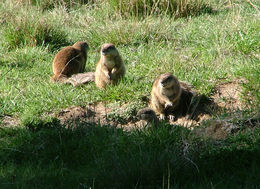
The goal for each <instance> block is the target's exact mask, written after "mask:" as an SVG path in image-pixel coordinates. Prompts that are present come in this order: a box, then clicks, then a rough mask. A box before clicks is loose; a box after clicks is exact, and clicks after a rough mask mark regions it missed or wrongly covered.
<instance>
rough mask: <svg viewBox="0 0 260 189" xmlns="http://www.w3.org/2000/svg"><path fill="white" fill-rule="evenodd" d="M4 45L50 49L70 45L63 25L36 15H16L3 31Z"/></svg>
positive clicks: (12, 47) (9, 47) (8, 46)
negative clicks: (62, 27) (45, 47)
mask: <svg viewBox="0 0 260 189" xmlns="http://www.w3.org/2000/svg"><path fill="white" fill-rule="evenodd" d="M3 38H4V45H5V46H6V47H7V48H8V49H9V50H12V49H15V48H19V47H22V46H31V47H35V46H47V47H48V48H49V49H50V50H55V49H59V48H60V47H62V46H66V45H69V44H70V43H69V40H68V39H67V33H66V32H65V31H64V30H62V29H61V27H59V26H57V25H55V24H52V22H51V20H49V19H48V18H46V17H42V18H38V19H37V18H35V15H33V16H28V15H26V16H25V17H22V15H21V16H20V17H19V16H18V17H15V18H14V19H12V20H10V22H9V23H8V24H7V25H6V27H5V30H4V31H3Z"/></svg>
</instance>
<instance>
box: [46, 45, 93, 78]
mask: <svg viewBox="0 0 260 189" xmlns="http://www.w3.org/2000/svg"><path fill="white" fill-rule="evenodd" d="M88 49H89V47H88V44H87V43H86V42H77V43H75V44H74V45H73V46H68V47H65V48H63V49H62V50H60V51H59V52H58V53H57V54H56V56H55V58H54V60H53V64H52V68H53V73H54V75H53V77H52V78H51V81H53V82H55V81H59V82H64V81H66V78H67V77H70V76H71V75H73V74H77V73H82V72H84V70H85V65H86V61H87V51H88Z"/></svg>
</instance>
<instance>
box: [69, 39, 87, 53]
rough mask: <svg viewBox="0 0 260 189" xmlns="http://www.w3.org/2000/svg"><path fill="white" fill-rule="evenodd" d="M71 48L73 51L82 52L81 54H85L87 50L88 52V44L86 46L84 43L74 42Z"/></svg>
mask: <svg viewBox="0 0 260 189" xmlns="http://www.w3.org/2000/svg"><path fill="white" fill-rule="evenodd" d="M73 47H74V48H75V49H78V50H80V51H81V52H83V53H87V52H88V50H89V46H88V44H87V43H86V42H84V41H78V42H76V43H75V44H74V45H73Z"/></svg>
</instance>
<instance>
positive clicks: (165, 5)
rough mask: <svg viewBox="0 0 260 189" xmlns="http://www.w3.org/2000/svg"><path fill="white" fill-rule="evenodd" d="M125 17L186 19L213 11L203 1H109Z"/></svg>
mask: <svg viewBox="0 0 260 189" xmlns="http://www.w3.org/2000/svg"><path fill="white" fill-rule="evenodd" d="M108 2H109V3H110V5H112V7H114V9H115V10H116V11H118V12H119V13H120V14H121V15H123V16H129V15H132V16H149V15H153V14H155V15H160V14H168V15H170V16H174V17H186V16H192V15H198V14H201V13H204V12H211V11H212V9H211V7H210V6H209V4H208V3H206V1H203V0H167V1H166V0H163V1H160V0H108Z"/></svg>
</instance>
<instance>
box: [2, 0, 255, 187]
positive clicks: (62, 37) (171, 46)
mask: <svg viewBox="0 0 260 189" xmlns="http://www.w3.org/2000/svg"><path fill="white" fill-rule="evenodd" d="M10 2H11V1H6V3H0V10H1V11H0V12H1V15H0V21H1V22H0V24H1V27H0V36H1V37H0V44H1V45H0V76H1V77H0V115H11V116H14V117H18V118H20V119H25V118H28V117H30V118H31V119H32V120H34V118H36V121H35V122H34V126H35V127H36V128H38V130H37V129H36V130H31V129H28V128H26V127H25V128H17V129H6V128H5V129H3V128H1V130H0V160H1V164H0V165H1V167H0V184H1V185H0V186H1V187H4V188H8V187H9V188H15V187H16V186H19V187H23V188H28V187H31V188H35V187H37V188H46V187H48V186H50V185H52V186H53V185H56V186H57V187H60V188H62V187H67V188H71V187H81V188H84V187H89V186H92V185H95V186H96V187H97V188H99V187H102V186H104V185H105V186H109V185H110V184H112V185H114V186H117V187H122V185H124V184H125V186H129V185H130V186H131V188H134V187H135V186H137V187H138V186H143V185H144V186H147V185H149V184H155V185H156V186H158V187H162V186H165V187H166V186H167V182H168V180H167V179H168V175H169V172H170V175H171V177H170V185H171V187H172V188H183V187H187V188H191V187H195V188H205V187H206V188H208V187H212V188H223V187H226V188H232V187H233V188H234V187H235V188H238V187H241V188H247V187H248V188H257V187H259V184H260V183H259V178H260V176H259V172H258V171H257V170H259V168H260V167H259V165H260V162H259V156H260V154H259V136H260V132H259V130H255V131H254V132H251V131H249V132H248V133H246V134H239V135H237V136H234V137H230V138H229V139H228V140H226V141H224V142H221V143H219V144H218V143H217V144H215V143H214V142H211V141H204V140H202V141H200V140H201V139H199V140H197V139H194V138H192V137H191V135H190V134H189V133H190V132H189V131H186V130H185V129H184V128H178V127H177V128H169V127H168V126H167V125H164V127H162V128H159V129H157V130H153V129H152V130H143V131H135V132H132V133H123V132H122V131H121V130H116V129H110V128H101V127H99V126H94V127H93V128H88V129H86V128H82V129H81V128H79V129H76V130H74V131H73V130H70V129H62V128H59V126H57V128H54V129H44V128H45V127H51V126H52V125H55V123H54V122H53V121H51V122H50V123H49V122H47V123H45V122H41V121H39V120H37V117H38V115H39V114H42V113H45V112H48V111H59V110H60V109H61V108H65V107H70V106H72V105H80V106H84V105H87V104H88V103H89V102H94V101H108V102H109V103H111V104H113V103H115V102H116V101H121V102H123V103H124V102H125V103H128V102H131V103H133V104H136V105H137V106H143V105H142V104H141V103H140V98H141V97H142V96H143V95H149V93H150V90H151V85H152V82H153V80H154V79H155V78H156V77H157V76H158V74H160V73H163V72H166V71H168V72H173V73H174V74H175V75H176V76H177V77H178V78H180V79H181V80H185V81H188V82H190V83H191V84H193V85H194V87H195V88H196V89H197V90H198V91H199V92H200V93H203V94H206V95H207V96H210V95H211V94H212V93H213V92H214V86H216V85H217V84H218V83H220V82H225V81H229V80H232V79H234V78H245V79H247V80H248V83H247V84H246V85H245V86H244V93H243V96H242V98H243V99H245V100H247V104H248V108H249V110H250V111H252V110H255V109H257V108H258V109H259V105H260V96H259V83H260V82H259V70H260V63H259V53H260V52H259V46H260V42H259V39H260V32H259V31H260V23H259V13H258V12H257V11H256V10H255V9H254V8H252V7H251V6H250V5H249V4H248V3H241V2H239V1H236V2H234V4H233V6H232V8H231V9H227V10H226V9H223V2H222V1H219V2H218V3H216V5H215V6H216V8H217V9H219V11H218V12H217V13H216V14H204V15H200V16H197V17H191V18H189V19H186V18H180V19H177V20H173V19H170V18H168V17H165V16H161V17H158V16H157V17H149V18H146V19H144V20H138V19H136V18H132V17H131V18H129V19H123V18H120V17H118V16H117V15H115V14H113V13H112V12H111V9H109V8H108V7H104V6H103V7H102V9H101V8H99V7H93V8H92V9H90V8H87V7H86V6H82V7H80V8H77V9H72V10H71V11H70V12H66V11H65V10H64V9H62V8H56V9H52V10H49V11H45V12H42V11H41V10H40V9H38V8H37V7H32V6H29V7H27V8H26V7H22V6H21V5H16V7H15V6H14V5H13V4H12V3H10ZM17 7H19V8H17ZM28 13H29V14H28ZM17 20H21V21H20V22H18V21H17ZM39 21H41V22H39ZM24 23H27V25H24ZM39 23H41V24H39ZM46 23H47V24H46ZM40 25H43V26H42V27H41V26H40ZM46 29H47V30H46ZM19 31H22V32H19ZM42 31H45V33H48V34H49V36H51V37H50V38H51V39H52V40H49V41H47V47H46V45H45V44H43V43H42V41H41V39H42V38H41V37H42V35H43V34H42V33H41V32H42ZM45 37H46V36H45ZM20 38H21V39H22V40H20ZM14 39H16V40H14ZM78 40H86V41H87V42H88V43H89V44H90V47H91V50H90V53H89V56H88V57H89V58H88V61H87V70H88V71H94V68H95V63H96V62H97V60H98V58H99V54H98V52H97V49H98V48H99V46H100V45H101V44H102V43H104V42H113V43H115V44H116V46H117V47H118V49H119V51H120V53H121V55H122V57H123V59H124V61H125V63H126V66H127V74H126V77H125V79H124V80H123V81H122V82H121V83H120V84H119V85H117V86H113V87H108V89H107V90H106V92H104V91H100V90H98V89H97V88H96V87H95V85H94V84H90V85H87V86H82V87H78V88H73V87H71V86H62V85H59V84H50V82H49V78H50V76H51V74H52V73H51V72H52V71H51V62H52V60H53V58H54V55H55V53H56V52H57V51H58V50H59V48H61V47H62V46H64V44H72V43H73V42H75V41H78ZM24 43H25V44H24ZM7 47H9V49H7ZM257 57H258V58H257ZM248 94H249V95H248ZM0 119H1V117H0ZM56 125H58V124H56ZM39 127H43V128H41V129H39ZM79 138H80V140H79ZM185 146H186V148H185ZM187 146H188V147H187ZM184 149H186V151H185V150H184ZM231 159H232V161H228V160H231ZM205 162H207V163H205ZM227 162H228V163H227ZM216 164H217V165H218V166H216ZM195 165H196V166H197V167H198V168H199V171H200V172H199V173H198V172H197V169H196V166H195ZM215 170H216V171H215ZM249 172H250V174H248V173H249ZM186 180H189V181H190V182H188V183H187V182H186ZM163 181H164V182H163ZM163 183H164V184H163Z"/></svg>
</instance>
